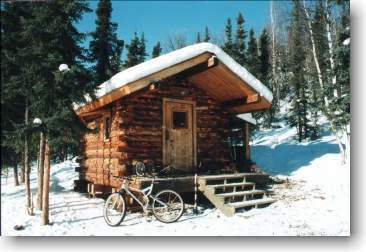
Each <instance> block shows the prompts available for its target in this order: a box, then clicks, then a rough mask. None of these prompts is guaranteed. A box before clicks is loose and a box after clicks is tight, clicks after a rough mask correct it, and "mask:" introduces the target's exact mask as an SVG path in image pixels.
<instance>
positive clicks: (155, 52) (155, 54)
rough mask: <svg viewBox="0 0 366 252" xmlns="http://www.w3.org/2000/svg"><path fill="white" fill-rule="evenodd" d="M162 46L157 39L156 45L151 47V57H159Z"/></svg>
mask: <svg viewBox="0 0 366 252" xmlns="http://www.w3.org/2000/svg"><path fill="white" fill-rule="evenodd" d="M161 51H162V48H161V46H160V42H159V41H158V43H156V45H155V46H154V47H153V51H152V54H151V55H152V57H153V58H156V57H159V56H160V54H161Z"/></svg>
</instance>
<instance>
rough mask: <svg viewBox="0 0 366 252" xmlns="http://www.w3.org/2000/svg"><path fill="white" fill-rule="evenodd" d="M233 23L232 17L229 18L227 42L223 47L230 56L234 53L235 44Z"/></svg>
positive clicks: (226, 32) (226, 34) (226, 28)
mask: <svg viewBox="0 0 366 252" xmlns="http://www.w3.org/2000/svg"><path fill="white" fill-rule="evenodd" d="M232 29H233V28H232V25H231V19H230V18H228V19H227V23H226V27H225V43H224V46H223V47H222V49H223V50H224V51H225V52H226V53H227V54H229V55H230V56H233V55H234V44H233V35H232Z"/></svg>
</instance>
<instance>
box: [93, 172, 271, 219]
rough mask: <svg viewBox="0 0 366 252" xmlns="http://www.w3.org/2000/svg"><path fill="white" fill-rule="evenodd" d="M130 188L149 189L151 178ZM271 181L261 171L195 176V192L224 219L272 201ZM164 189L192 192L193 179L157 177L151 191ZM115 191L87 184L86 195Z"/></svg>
mask: <svg viewBox="0 0 366 252" xmlns="http://www.w3.org/2000/svg"><path fill="white" fill-rule="evenodd" d="M131 178H132V181H131V182H130V183H131V185H132V186H133V187H136V188H139V189H142V188H145V187H148V186H149V185H150V184H151V182H152V180H153V178H150V177H138V176H131ZM269 181H270V179H269V176H268V175H267V174H264V173H261V172H253V173H232V174H219V175H205V174H203V175H198V176H197V181H196V183H197V190H198V192H200V193H202V194H203V195H204V196H205V197H206V198H207V199H208V200H209V201H210V202H211V203H212V204H213V205H214V206H215V207H216V208H218V209H220V210H221V211H222V212H223V213H224V214H225V215H226V216H233V215H234V214H235V212H236V211H237V210H238V209H250V208H253V207H254V208H257V207H263V206H267V205H269V204H271V203H273V202H274V201H275V200H273V199H272V198H270V196H269V193H268V191H267V185H268V183H269ZM164 189H171V190H175V191H177V192H178V193H193V192H194V190H195V176H192V175H190V176H177V177H166V178H156V179H155V185H154V191H155V192H158V191H161V190H164ZM117 190H118V188H112V187H105V186H101V185H95V184H90V185H89V186H88V192H89V194H91V195H93V196H95V194H98V193H110V192H115V191H117Z"/></svg>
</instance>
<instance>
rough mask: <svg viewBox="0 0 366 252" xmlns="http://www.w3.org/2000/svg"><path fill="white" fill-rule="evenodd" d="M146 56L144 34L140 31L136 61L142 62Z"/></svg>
mask: <svg viewBox="0 0 366 252" xmlns="http://www.w3.org/2000/svg"><path fill="white" fill-rule="evenodd" d="M147 56H148V55H147V53H146V39H145V34H144V33H141V38H140V40H139V43H138V63H142V62H144V61H145V59H146V57H147Z"/></svg>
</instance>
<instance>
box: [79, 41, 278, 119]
mask: <svg viewBox="0 0 366 252" xmlns="http://www.w3.org/2000/svg"><path fill="white" fill-rule="evenodd" d="M175 75H182V76H184V77H186V78H187V79H188V80H189V81H190V82H192V83H193V84H195V85H196V86H197V87H199V88H200V89H202V90H204V91H206V92H207V93H208V94H209V95H210V96H211V97H213V98H214V99H215V100H217V101H218V102H219V103H221V104H222V106H223V107H225V108H226V109H228V110H230V111H232V112H234V113H236V114H239V113H247V112H253V111H259V110H264V109H267V108H269V107H270V106H271V101H272V99H273V96H272V93H271V91H270V90H269V89H268V88H267V87H265V86H264V85H263V84H262V83H261V82H260V81H259V80H257V79H256V78H255V77H254V76H253V75H251V74H250V73H249V72H248V71H247V70H246V69H245V68H244V67H242V66H240V65H239V64H238V63H237V62H235V61H234V60H233V59H232V58H231V57H230V56H228V55H227V54H226V53H225V52H223V51H222V50H221V49H220V48H219V47H217V46H215V45H212V44H209V43H201V44H196V45H192V46H188V47H185V48H182V49H179V50H176V51H173V52H171V53H168V54H165V55H162V56H160V57H157V58H154V59H152V60H149V61H146V62H144V63H141V64H139V65H136V66H134V67H131V68H129V69H126V70H124V71H122V72H120V73H118V74H116V75H115V76H113V77H112V78H111V79H110V80H108V81H106V82H104V83H103V84H102V85H100V86H99V89H98V90H97V92H96V97H97V99H95V100H94V101H90V102H88V103H87V104H84V105H81V106H76V108H75V110H76V113H77V114H78V115H79V116H81V117H83V115H87V114H89V113H90V112H92V111H95V110H98V109H100V108H102V107H104V106H105V105H107V104H110V103H112V102H114V101H116V100H118V99H120V98H122V97H124V96H127V95H129V94H132V93H134V92H136V91H139V90H141V89H144V88H149V87H151V85H153V84H154V83H156V82H158V81H160V80H163V79H165V78H168V77H171V76H175Z"/></svg>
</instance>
